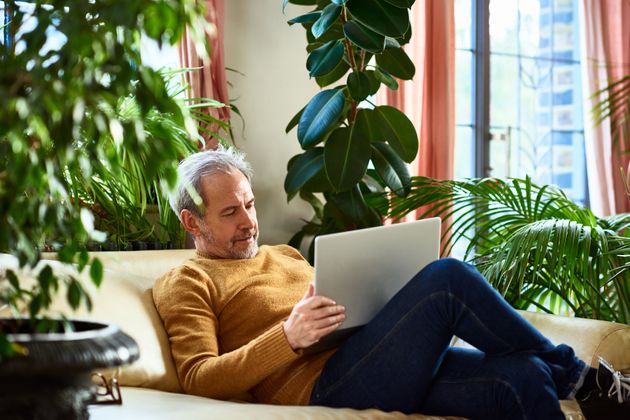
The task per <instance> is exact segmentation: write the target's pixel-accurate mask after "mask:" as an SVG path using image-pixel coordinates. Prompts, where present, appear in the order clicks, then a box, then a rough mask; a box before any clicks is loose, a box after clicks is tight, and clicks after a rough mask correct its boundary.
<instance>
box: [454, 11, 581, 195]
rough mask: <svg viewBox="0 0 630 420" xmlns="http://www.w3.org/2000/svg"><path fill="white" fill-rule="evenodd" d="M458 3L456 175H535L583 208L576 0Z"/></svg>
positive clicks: (536, 179) (536, 178)
mask: <svg viewBox="0 0 630 420" xmlns="http://www.w3.org/2000/svg"><path fill="white" fill-rule="evenodd" d="M455 3H456V7H455V11H456V12H455V13H456V17H455V25H456V103H457V110H456V121H457V127H456V142H457V147H456V154H457V156H456V168H457V170H456V171H458V172H456V174H455V175H456V177H469V176H496V177H519V178H520V177H524V176H525V175H529V176H531V177H532V179H533V180H534V182H536V183H538V184H555V185H557V186H559V187H560V188H562V189H563V190H564V191H565V192H566V193H567V194H568V195H569V196H570V197H571V198H572V199H573V200H574V201H576V202H577V203H580V204H583V205H586V204H587V202H588V196H587V192H586V191H587V188H586V163H585V155H584V132H583V117H582V91H581V70H580V45H579V13H578V7H579V6H578V4H579V0H455ZM471 157H473V158H471Z"/></svg>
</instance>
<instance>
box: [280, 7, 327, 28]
mask: <svg viewBox="0 0 630 420" xmlns="http://www.w3.org/2000/svg"><path fill="white" fill-rule="evenodd" d="M321 15H322V12H321V10H317V11H315V12H309V13H305V14H303V15H300V16H296V17H294V18H293V19H291V20H288V21H287V23H288V24H289V25H293V24H296V23H305V22H315V21H316V20H317V19H319V17H320V16H321Z"/></svg>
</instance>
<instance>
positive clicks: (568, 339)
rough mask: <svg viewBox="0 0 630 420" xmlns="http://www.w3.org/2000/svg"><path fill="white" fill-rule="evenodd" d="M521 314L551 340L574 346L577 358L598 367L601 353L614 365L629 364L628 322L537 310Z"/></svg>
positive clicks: (620, 366)
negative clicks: (538, 311) (615, 321)
mask: <svg viewBox="0 0 630 420" xmlns="http://www.w3.org/2000/svg"><path fill="white" fill-rule="evenodd" d="M520 312H521V314H522V315H523V316H524V317H525V318H526V319H527V320H528V321H529V322H531V323H532V324H533V325H534V326H535V327H536V328H537V329H538V330H539V331H541V332H542V333H543V334H544V335H545V336H546V337H547V338H549V339H550V340H551V341H552V342H553V343H556V344H560V343H565V344H568V345H570V346H571V347H573V349H574V350H575V353H576V354H577V356H578V357H579V358H581V359H582V360H584V361H586V362H587V363H589V364H590V365H591V366H597V358H598V356H601V357H603V358H605V359H606V360H607V361H609V362H610V363H612V365H613V366H614V367H615V368H617V369H621V368H625V367H629V366H630V325H626V324H619V323H614V322H608V321H600V320H595V319H585V318H571V317H565V316H558V315H548V314H542V313H536V312H527V311H520Z"/></svg>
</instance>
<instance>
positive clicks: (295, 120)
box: [284, 106, 306, 134]
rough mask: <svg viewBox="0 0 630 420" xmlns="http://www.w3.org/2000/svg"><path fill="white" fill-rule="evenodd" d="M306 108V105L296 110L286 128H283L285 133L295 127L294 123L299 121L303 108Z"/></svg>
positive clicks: (296, 123)
mask: <svg viewBox="0 0 630 420" xmlns="http://www.w3.org/2000/svg"><path fill="white" fill-rule="evenodd" d="M305 108H306V106H304V107H302V109H300V110H299V111H298V113H297V114H295V115H294V116H293V118H291V121H289V124H287V128H285V129H284V132H285V133H287V134H288V133H289V131H291V130H293V127H295V126H296V125H298V122H299V121H300V117H301V116H302V113H303V112H304V109H305Z"/></svg>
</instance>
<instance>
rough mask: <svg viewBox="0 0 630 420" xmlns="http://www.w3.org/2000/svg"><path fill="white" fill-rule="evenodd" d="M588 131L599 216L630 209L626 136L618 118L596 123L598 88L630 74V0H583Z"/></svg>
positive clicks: (594, 207)
mask: <svg viewBox="0 0 630 420" xmlns="http://www.w3.org/2000/svg"><path fill="white" fill-rule="evenodd" d="M582 5H583V10H582V23H583V36H582V39H583V40H584V48H583V51H584V53H583V63H584V72H583V74H584V76H585V77H584V83H583V85H584V120H585V124H584V136H585V145H586V163H587V173H588V188H589V197H590V204H591V208H592V210H593V211H594V212H595V213H596V214H597V215H600V216H608V215H611V214H617V213H622V212H628V211H630V200H628V196H627V193H626V189H625V186H624V180H623V177H622V174H621V169H623V170H624V171H626V172H627V170H628V163H629V162H630V157H629V156H628V154H627V151H626V150H625V147H624V144H623V142H615V140H614V136H613V132H614V128H613V127H615V125H616V123H617V121H615V120H614V119H613V121H610V120H607V121H604V122H603V123H602V124H600V125H597V126H595V125H594V124H593V118H592V116H591V109H592V108H593V105H594V104H595V103H597V102H599V101H600V100H601V97H593V95H594V93H595V92H596V91H598V90H600V89H602V88H604V87H605V86H607V85H608V84H610V83H611V82H613V81H616V80H619V79H620V78H621V77H623V76H625V75H627V74H630V0H583V2H582Z"/></svg>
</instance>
